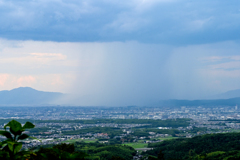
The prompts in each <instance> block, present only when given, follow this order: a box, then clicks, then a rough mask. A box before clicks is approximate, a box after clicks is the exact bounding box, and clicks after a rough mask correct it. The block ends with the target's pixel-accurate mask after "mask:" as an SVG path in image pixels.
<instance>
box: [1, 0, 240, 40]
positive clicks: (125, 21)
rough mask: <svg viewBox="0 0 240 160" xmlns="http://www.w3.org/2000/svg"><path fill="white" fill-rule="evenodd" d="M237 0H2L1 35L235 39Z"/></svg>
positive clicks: (239, 17)
mask: <svg viewBox="0 0 240 160" xmlns="http://www.w3.org/2000/svg"><path fill="white" fill-rule="evenodd" d="M239 6H240V1H238V0H233V1H231V2H229V1H219V0H212V1H206V0H201V1H200V0H197V1H182V0H180V1H174V0H169V1H168V0H149V1H136V0H130V1H121V2H113V1H110V0H85V1H76V0H24V1H18V0H11V1H7V0H1V1H0V14H1V17H0V24H1V26H0V37H1V38H6V39H15V40H29V39H31V40H41V41H71V42H73V41H76V42H92V41H98V42H102V41H105V42H106V41H107V42H110V41H132V40H134V41H140V42H145V43H168V44H196V43H200V44H201V43H212V42H219V41H226V40H237V39H239V36H238V34H237V33H239V32H240V8H239Z"/></svg>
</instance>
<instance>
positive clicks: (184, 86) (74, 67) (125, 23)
mask: <svg viewBox="0 0 240 160" xmlns="http://www.w3.org/2000/svg"><path fill="white" fill-rule="evenodd" d="M0 15H1V16H0V24H1V25H0V90H11V89H13V88H17V87H24V86H29V87H32V88H35V89H38V90H43V91H53V92H63V93H69V94H72V95H74V96H73V97H71V98H70V99H69V100H64V101H65V102H63V101H62V102H61V103H68V104H70V103H72V104H77V105H95V106H96V105H106V106H122V105H123V106H124V105H147V104H150V103H154V102H157V101H159V100H161V99H169V98H171V99H172V98H177V99H200V98H208V97H209V96H212V95H215V94H219V93H222V92H226V91H229V90H234V89H240V83H239V81H240V36H239V35H240V1H239V0H231V1H219V0H211V1H207V0H126V1H125V0H123V1H114V0H81V1H79V0H21V1H19V0H0Z"/></svg>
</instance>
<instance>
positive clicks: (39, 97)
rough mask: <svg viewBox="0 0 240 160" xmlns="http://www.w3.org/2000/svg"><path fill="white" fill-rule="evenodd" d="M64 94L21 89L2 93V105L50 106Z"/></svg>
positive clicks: (0, 102)
mask: <svg viewBox="0 0 240 160" xmlns="http://www.w3.org/2000/svg"><path fill="white" fill-rule="evenodd" d="M63 95H64V94H62V93H59V92H44V91H38V90H35V89H33V88H30V87H20V88H16V89H13V90H10V91H7V90H4V91H0V105H2V106H3V105H50V104H53V102H54V101H55V100H56V99H59V98H61V97H62V96H63Z"/></svg>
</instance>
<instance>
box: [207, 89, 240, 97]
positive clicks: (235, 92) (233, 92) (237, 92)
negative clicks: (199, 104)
mask: <svg viewBox="0 0 240 160" xmlns="http://www.w3.org/2000/svg"><path fill="white" fill-rule="evenodd" d="M236 97H240V89H236V90H231V91H228V92H225V93H221V94H218V95H215V96H213V97H212V98H213V99H228V98H236Z"/></svg>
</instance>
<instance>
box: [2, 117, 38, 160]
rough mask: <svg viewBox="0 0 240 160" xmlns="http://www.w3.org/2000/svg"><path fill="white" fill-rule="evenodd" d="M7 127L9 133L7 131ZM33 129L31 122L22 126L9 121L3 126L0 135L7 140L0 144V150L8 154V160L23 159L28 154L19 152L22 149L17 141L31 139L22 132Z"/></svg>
mask: <svg viewBox="0 0 240 160" xmlns="http://www.w3.org/2000/svg"><path fill="white" fill-rule="evenodd" d="M8 127H9V131H7V128H8ZM34 127H35V125H33V124H32V123H31V122H26V123H25V124H24V125H23V126H22V125H21V123H19V122H18V121H16V120H11V121H10V122H8V123H7V124H6V125H5V126H4V129H5V130H0V135H2V136H5V137H6V138H7V139H6V140H4V141H2V142H1V143H0V148H1V150H2V151H5V153H6V152H7V153H8V156H9V159H11V160H14V159H24V157H26V156H28V155H29V152H26V151H20V150H21V149H22V142H19V141H20V140H24V139H27V138H33V137H30V136H29V135H27V134H24V133H23V132H24V131H25V130H26V129H31V128H34ZM6 158H7V157H6ZM25 159H26V158H25Z"/></svg>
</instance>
